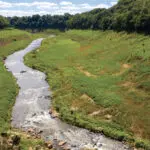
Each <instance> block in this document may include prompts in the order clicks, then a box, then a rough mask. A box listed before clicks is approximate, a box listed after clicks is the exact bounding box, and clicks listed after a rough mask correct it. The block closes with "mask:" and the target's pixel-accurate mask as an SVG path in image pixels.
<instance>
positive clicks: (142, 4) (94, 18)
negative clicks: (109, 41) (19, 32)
mask: <svg viewBox="0 0 150 150" xmlns="http://www.w3.org/2000/svg"><path fill="white" fill-rule="evenodd" d="M149 8H150V0H119V2H118V4H117V5H115V6H113V7H111V8H109V9H94V10H92V11H89V12H85V13H82V14H76V15H70V14H64V15H54V16H51V15H43V16H40V15H33V16H32V17H11V18H7V19H8V20H9V22H10V25H11V26H13V27H15V28H19V29H32V30H35V29H36V30H40V31H41V30H44V29H49V28H50V29H60V30H65V29H93V30H116V31H127V32H135V31H136V32H145V33H150V9H149ZM0 20H1V18H0ZM4 20H6V19H4ZM0 24H1V21H0ZM5 24H6V25H8V23H5ZM0 28H1V25H0Z"/></svg>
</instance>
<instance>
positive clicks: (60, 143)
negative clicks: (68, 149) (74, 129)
mask: <svg viewBox="0 0 150 150" xmlns="http://www.w3.org/2000/svg"><path fill="white" fill-rule="evenodd" d="M65 144H66V142H64V141H61V142H59V143H58V145H59V146H63V145H65Z"/></svg>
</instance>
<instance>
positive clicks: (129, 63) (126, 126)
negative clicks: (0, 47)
mask: <svg viewBox="0 0 150 150" xmlns="http://www.w3.org/2000/svg"><path fill="white" fill-rule="evenodd" d="M25 62H26V64H28V65H29V66H31V67H33V68H36V69H39V70H41V71H43V72H46V74H47V81H48V82H49V84H50V87H51V90H52V91H53V106H54V108H55V109H56V110H57V111H58V112H59V113H60V117H61V119H62V120H65V121H67V122H69V123H71V124H74V125H77V126H81V127H85V128H88V129H90V130H92V131H96V132H102V133H104V134H105V135H107V136H109V137H112V138H114V139H117V140H121V141H122V140H125V141H129V142H133V143H134V144H135V145H136V147H144V149H150V145H149V144H150V143H149V142H148V141H149V140H150V128H149V127H150V117H149V116H150V37H149V36H144V35H140V34H127V33H123V32H121V33H116V32H113V31H107V32H100V31H90V30H88V31H87V30H85V31H80V30H71V31H67V32H66V33H61V34H59V35H58V36H57V37H56V38H52V39H51V38H47V39H45V40H44V41H43V43H42V46H41V48H40V49H39V50H38V51H34V52H32V53H30V54H28V55H27V56H26V57H25Z"/></svg>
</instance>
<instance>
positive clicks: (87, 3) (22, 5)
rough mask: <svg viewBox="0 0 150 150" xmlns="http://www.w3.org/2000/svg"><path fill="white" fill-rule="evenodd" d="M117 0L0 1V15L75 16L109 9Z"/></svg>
mask: <svg viewBox="0 0 150 150" xmlns="http://www.w3.org/2000/svg"><path fill="white" fill-rule="evenodd" d="M117 1H118V0H0V15H3V16H10V17H11V16H31V15H34V14H40V15H44V14H51V15H55V14H59V15H62V14H64V13H70V14H77V13H82V12H85V11H90V10H92V9H94V8H109V7H111V6H113V5H115V4H116V3H117Z"/></svg>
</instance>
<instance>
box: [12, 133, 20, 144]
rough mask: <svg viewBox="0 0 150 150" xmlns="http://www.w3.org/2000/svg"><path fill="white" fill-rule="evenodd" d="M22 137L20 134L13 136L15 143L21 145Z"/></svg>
mask: <svg viewBox="0 0 150 150" xmlns="http://www.w3.org/2000/svg"><path fill="white" fill-rule="evenodd" d="M20 139H21V138H20V136H18V135H14V136H12V141H13V145H19V143H20Z"/></svg>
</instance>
